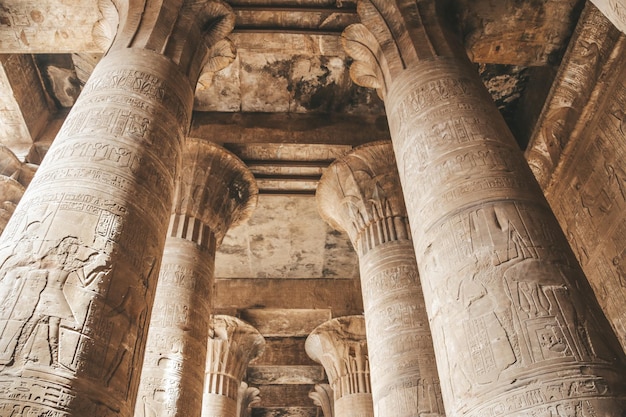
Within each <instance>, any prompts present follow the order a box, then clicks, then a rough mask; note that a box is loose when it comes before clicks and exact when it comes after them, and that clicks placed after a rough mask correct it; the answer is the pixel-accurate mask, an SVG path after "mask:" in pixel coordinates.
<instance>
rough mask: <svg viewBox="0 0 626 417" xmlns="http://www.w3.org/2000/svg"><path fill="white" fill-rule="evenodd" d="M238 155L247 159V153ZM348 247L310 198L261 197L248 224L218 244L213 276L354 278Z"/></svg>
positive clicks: (353, 262)
mask: <svg viewBox="0 0 626 417" xmlns="http://www.w3.org/2000/svg"><path fill="white" fill-rule="evenodd" d="M241 156H242V157H243V158H242V159H244V160H245V159H246V158H245V157H246V156H248V155H247V154H246V155H241ZM305 236H306V238H304V237H305ZM348 245H349V243H348V239H347V237H345V236H335V235H334V232H333V231H332V230H331V229H330V228H329V227H328V226H327V225H326V224H325V223H324V221H323V220H322V219H321V218H320V217H319V214H318V213H317V210H316V208H315V199H314V198H312V197H311V196H275V195H261V196H259V202H258V205H257V208H256V210H255V212H254V213H253V215H252V217H251V218H250V220H249V221H248V222H247V223H246V224H244V225H241V226H239V227H234V228H233V229H232V230H231V231H230V233H229V234H228V235H227V236H226V237H225V239H224V241H223V242H222V246H221V248H220V250H219V251H218V253H217V262H218V267H217V269H216V271H215V275H216V276H217V277H220V278H271V277H274V278H294V279H298V278H319V277H324V278H334V277H337V278H354V277H356V276H358V264H357V263H358V260H357V258H356V255H355V254H354V253H353V252H350V251H348V252H347V253H346V251H345V249H347V248H348ZM330 257H334V259H333V261H332V263H329V262H328V261H327V259H329V258H330Z"/></svg>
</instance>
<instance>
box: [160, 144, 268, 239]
mask: <svg viewBox="0 0 626 417" xmlns="http://www.w3.org/2000/svg"><path fill="white" fill-rule="evenodd" d="M182 166H183V168H182V170H181V174H180V178H179V180H178V185H177V188H176V194H175V198H174V207H173V210H172V221H171V222H170V231H169V235H170V236H177V237H182V238H187V239H189V240H193V241H196V242H197V243H199V244H200V245H203V244H204V243H206V239H205V237H204V235H205V233H203V232H202V229H203V228H205V227H206V228H208V229H209V231H210V232H211V233H212V234H213V235H214V237H215V241H216V242H217V243H218V244H219V243H220V242H221V241H222V239H223V238H224V235H225V234H226V232H227V231H228V229H229V228H230V227H232V226H236V225H237V224H240V223H242V222H243V221H245V220H247V219H248V217H249V216H250V215H251V213H252V211H253V210H254V208H255V207H256V203H257V198H258V188H257V185H256V181H255V179H254V175H252V173H251V172H250V170H249V169H248V168H247V167H246V165H245V164H244V163H243V162H242V161H241V160H240V159H239V158H238V157H237V156H235V155H234V154H232V153H231V152H229V151H227V150H226V149H224V148H222V147H221V146H219V145H216V144H214V143H211V142H208V141H205V140H201V139H193V138H188V139H187V142H186V145H185V150H184V151H183V164H182Z"/></svg>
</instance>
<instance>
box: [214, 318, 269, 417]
mask: <svg viewBox="0 0 626 417" xmlns="http://www.w3.org/2000/svg"><path fill="white" fill-rule="evenodd" d="M264 349H265V339H264V338H263V336H261V334H260V333H259V331H258V330H257V329H255V328H254V327H252V326H250V325H249V324H248V323H246V322H244V321H242V320H239V319H238V318H235V317H231V316H223V315H217V316H213V318H212V323H211V327H210V329H209V338H208V346H207V351H208V353H207V357H206V370H205V377H204V398H203V400H202V417H238V416H237V414H238V408H239V407H238V402H239V399H238V397H239V396H240V387H241V383H242V380H243V378H244V376H245V374H246V370H247V368H248V364H249V363H250V362H251V361H252V360H254V359H256V358H258V357H259V356H261V354H262V353H263V350H264ZM251 394H253V397H254V393H253V392H251ZM241 401H242V404H241V408H243V398H242V399H241Z"/></svg>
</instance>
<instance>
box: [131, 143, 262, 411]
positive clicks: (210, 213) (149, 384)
mask: <svg viewBox="0 0 626 417" xmlns="http://www.w3.org/2000/svg"><path fill="white" fill-rule="evenodd" d="M183 160H184V161H185V162H184V163H185V168H184V169H183V171H182V174H181V177H180V178H179V180H178V186H177V192H176V201H175V202H174V210H173V211H174V213H173V214H172V217H171V220H170V226H169V231H168V237H167V240H166V241H165V249H164V252H163V262H162V266H161V273H160V275H159V281H158V285H157V290H156V295H155V300H154V307H153V312H152V318H151V321H150V331H149V333H148V341H147V344H146V357H145V359H144V365H143V370H142V376H141V384H140V388H139V401H138V402H137V406H136V409H135V416H145V417H149V416H152V415H154V414H158V415H159V416H162V417H165V416H189V415H200V413H201V411H202V395H203V383H204V365H205V363H206V341H207V338H208V335H209V321H210V308H209V307H210V300H211V294H210V288H211V286H212V283H213V271H214V266H215V251H216V248H217V246H219V244H220V243H221V241H222V239H223V237H224V235H225V233H226V231H227V230H228V228H229V227H230V226H231V225H234V224H238V223H240V222H242V221H244V220H245V219H247V217H248V215H249V214H250V213H251V211H252V209H253V208H254V206H255V205H256V199H257V194H258V190H257V187H256V183H255V180H254V177H253V175H252V173H251V172H250V171H249V170H248V169H247V167H246V166H245V164H244V163H243V162H241V161H240V160H239V158H237V157H236V156H235V155H233V154H231V153H230V152H228V151H226V150H225V149H223V148H221V147H219V146H217V145H215V144H212V143H209V142H205V141H201V140H197V139H192V138H189V139H188V140H187V144H186V147H185V151H184V153H183Z"/></svg>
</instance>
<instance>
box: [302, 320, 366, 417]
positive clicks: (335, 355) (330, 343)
mask: <svg viewBox="0 0 626 417" xmlns="http://www.w3.org/2000/svg"><path fill="white" fill-rule="evenodd" d="M304 347H305V349H306V353H307V355H309V357H310V358H311V359H313V360H314V361H316V362H319V363H320V364H322V366H323V367H324V370H325V371H326V375H328V382H329V383H330V387H331V388H332V392H333V394H334V415H335V416H337V417H374V407H373V405H372V389H371V385H370V369H369V360H368V356H367V341H366V340H365V320H364V319H363V316H345V317H338V318H335V319H332V320H328V321H327V322H324V323H322V324H320V325H319V326H317V327H316V328H315V329H314V330H313V331H312V332H311V334H309V336H308V337H307V339H306V342H305V344H304Z"/></svg>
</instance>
